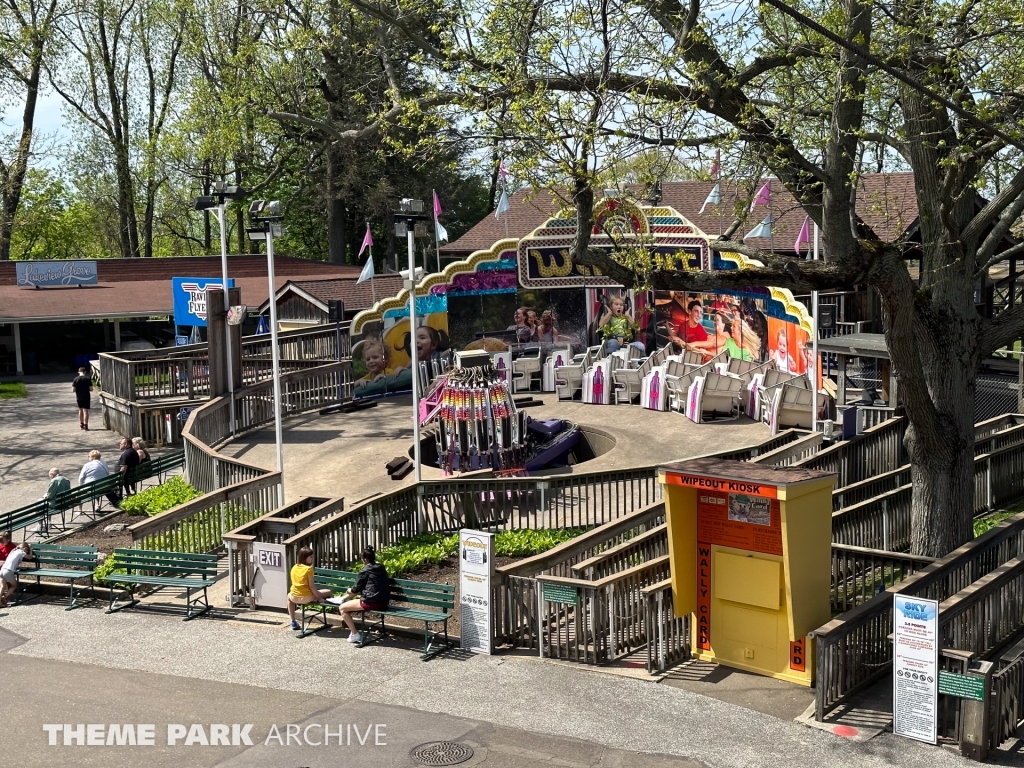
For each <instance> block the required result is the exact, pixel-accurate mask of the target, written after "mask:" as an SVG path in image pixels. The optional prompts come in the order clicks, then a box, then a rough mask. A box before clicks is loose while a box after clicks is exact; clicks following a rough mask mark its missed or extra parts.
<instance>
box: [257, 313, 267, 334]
mask: <svg viewBox="0 0 1024 768" xmlns="http://www.w3.org/2000/svg"><path fill="white" fill-rule="evenodd" d="M264 333H270V326H269V325H268V324H267V316H266V315H260V321H259V322H258V323H256V335H257V336H259V335H260V334H264Z"/></svg>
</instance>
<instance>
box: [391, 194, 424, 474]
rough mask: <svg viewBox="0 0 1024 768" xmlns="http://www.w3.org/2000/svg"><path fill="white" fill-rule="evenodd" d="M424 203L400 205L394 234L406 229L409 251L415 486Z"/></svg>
mask: <svg viewBox="0 0 1024 768" xmlns="http://www.w3.org/2000/svg"><path fill="white" fill-rule="evenodd" d="M426 219H427V216H426V214H425V213H423V201H422V200H411V199H409V198H403V199H402V200H401V201H400V202H399V204H398V213H396V214H395V221H396V222H397V223H396V224H395V234H396V235H397V236H399V237H401V236H402V232H401V230H402V229H403V228H404V229H405V236H406V241H407V243H408V248H409V276H408V278H407V279H406V280H405V288H406V290H407V291H409V357H410V362H411V364H412V439H413V444H412V456H413V466H414V468H415V470H416V482H417V483H419V482H422V480H423V472H422V464H421V462H420V364H419V359H418V358H419V355H418V350H417V348H416V225H417V223H420V222H425V221H426Z"/></svg>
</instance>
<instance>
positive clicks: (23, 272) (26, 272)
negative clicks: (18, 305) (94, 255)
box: [15, 260, 99, 288]
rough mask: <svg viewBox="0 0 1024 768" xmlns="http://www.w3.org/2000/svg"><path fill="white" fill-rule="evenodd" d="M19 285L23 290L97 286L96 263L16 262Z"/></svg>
mask: <svg viewBox="0 0 1024 768" xmlns="http://www.w3.org/2000/svg"><path fill="white" fill-rule="evenodd" d="M15 273H16V275H17V279H18V285H20V286H21V287H23V288H56V287H66V286H71V285H96V284H97V283H98V282H99V273H98V272H97V271H96V262H95V261H70V260H69V261H16V262H15Z"/></svg>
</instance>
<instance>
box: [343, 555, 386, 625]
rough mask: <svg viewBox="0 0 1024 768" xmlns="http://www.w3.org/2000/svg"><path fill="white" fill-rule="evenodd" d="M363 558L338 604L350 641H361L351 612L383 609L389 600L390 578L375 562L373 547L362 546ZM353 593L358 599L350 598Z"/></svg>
mask: <svg viewBox="0 0 1024 768" xmlns="http://www.w3.org/2000/svg"><path fill="white" fill-rule="evenodd" d="M360 556H361V557H362V560H363V569H362V570H361V571H360V572H359V576H358V577H357V578H356V583H355V584H353V585H352V588H351V589H349V590H348V591H347V592H346V593H345V594H344V596H343V597H342V598H341V599H342V603H341V605H340V606H338V610H339V611H340V613H341V618H342V621H344V622H345V626H347V627H348V630H349V635H348V641H349V642H350V643H359V642H362V639H363V636H362V635H361V634H359V632H357V631H356V622H355V619H353V618H352V614H353V613H356V612H357V611H383V610H386V609H387V607H388V601H390V600H391V578H390V577H389V576H388V572H387V569H386V568H384V566H383V565H381V564H380V563H378V562H377V553H376V552H375V551H374V549H373V547H369V546H367V547H363V551H362V552H361V553H360ZM353 595H359V599H358V600H352V599H351V598H352V596H353Z"/></svg>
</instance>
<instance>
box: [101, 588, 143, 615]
mask: <svg viewBox="0 0 1024 768" xmlns="http://www.w3.org/2000/svg"><path fill="white" fill-rule="evenodd" d="M116 602H117V599H116V598H115V597H114V588H113V587H111V588H110V607H109V608H108V609H107V611H106V612H107V613H117V612H118V611H123V610H124V609H125V608H131V607H132V606H133V605H136V604H137V603H138V602H139V601H138V600H136V599H135V585H134V584H132V585H129V587H128V602H127V603H123V604H121V605H118V606H117V607H116V608H115V607H114V604H115V603H116Z"/></svg>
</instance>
